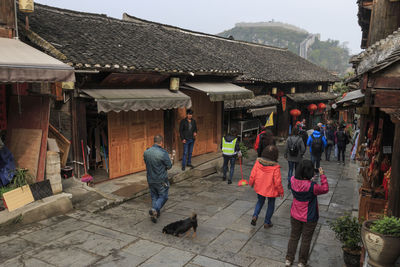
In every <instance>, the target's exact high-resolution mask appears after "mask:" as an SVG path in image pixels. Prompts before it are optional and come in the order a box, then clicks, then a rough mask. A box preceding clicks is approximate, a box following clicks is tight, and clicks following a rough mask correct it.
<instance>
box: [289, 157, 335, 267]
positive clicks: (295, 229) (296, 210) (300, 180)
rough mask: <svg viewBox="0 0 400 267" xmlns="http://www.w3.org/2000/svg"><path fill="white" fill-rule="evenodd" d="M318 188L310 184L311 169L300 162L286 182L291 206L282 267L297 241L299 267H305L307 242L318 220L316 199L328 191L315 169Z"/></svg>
mask: <svg viewBox="0 0 400 267" xmlns="http://www.w3.org/2000/svg"><path fill="white" fill-rule="evenodd" d="M319 174H320V177H321V184H318V183H316V182H314V181H312V179H311V178H312V177H313V176H314V165H313V163H312V162H311V161H310V160H303V161H302V162H301V163H300V164H299V166H298V168H297V169H296V175H295V176H293V177H292V178H291V179H290V184H291V188H292V194H293V202H292V206H291V209H290V224H291V232H290V239H289V243H288V248H287V254H286V262H285V265H286V266H291V265H292V264H293V261H294V259H295V254H296V250H297V245H298V243H299V240H300V237H301V244H300V251H299V264H298V266H299V267H305V266H307V261H308V255H309V252H310V245H311V240H312V237H313V233H314V230H315V227H316V226H317V222H318V219H319V213H318V200H317V196H318V195H322V194H326V193H328V191H329V186H328V181H327V179H326V176H325V174H324V170H323V169H322V168H319Z"/></svg>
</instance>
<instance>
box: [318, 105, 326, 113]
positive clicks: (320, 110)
mask: <svg viewBox="0 0 400 267" xmlns="http://www.w3.org/2000/svg"><path fill="white" fill-rule="evenodd" d="M324 109H326V105H325V104H324V103H319V104H318V110H319V112H322V111H323V110H324Z"/></svg>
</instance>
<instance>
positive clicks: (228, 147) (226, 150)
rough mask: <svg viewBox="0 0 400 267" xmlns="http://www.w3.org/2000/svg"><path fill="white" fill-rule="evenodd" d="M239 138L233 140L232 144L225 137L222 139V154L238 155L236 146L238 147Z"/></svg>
mask: <svg viewBox="0 0 400 267" xmlns="http://www.w3.org/2000/svg"><path fill="white" fill-rule="evenodd" d="M236 142H237V138H235V139H233V140H232V141H231V142H227V141H226V140H225V137H222V153H223V154H224V155H227V156H232V155H236V154H237V152H235V146H236Z"/></svg>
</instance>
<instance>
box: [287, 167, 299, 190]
mask: <svg viewBox="0 0 400 267" xmlns="http://www.w3.org/2000/svg"><path fill="white" fill-rule="evenodd" d="M288 163H289V171H288V177H287V179H288V188H289V189H290V178H292V176H293V171H296V168H297V165H298V164H299V163H298V162H294V161H288Z"/></svg>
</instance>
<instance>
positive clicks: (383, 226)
mask: <svg viewBox="0 0 400 267" xmlns="http://www.w3.org/2000/svg"><path fill="white" fill-rule="evenodd" d="M361 237H362V241H363V243H364V247H365V248H366V249H367V252H368V256H369V260H368V263H369V264H370V265H372V266H394V264H395V262H396V260H397V258H398V257H399V256H400V219H399V218H396V217H387V216H384V217H383V218H381V219H378V220H369V221H365V222H364V223H363V225H362V229H361Z"/></svg>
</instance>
